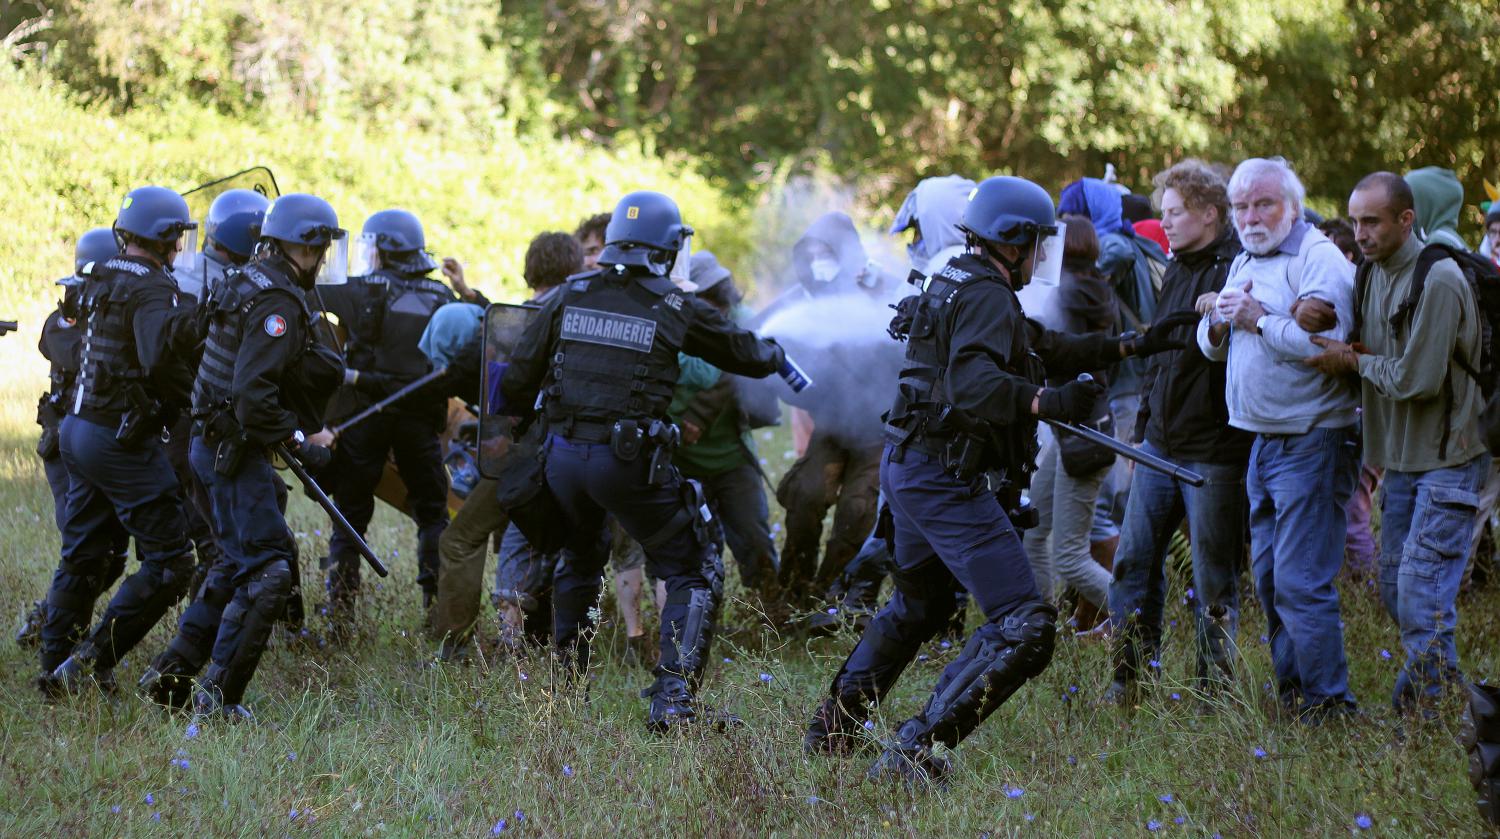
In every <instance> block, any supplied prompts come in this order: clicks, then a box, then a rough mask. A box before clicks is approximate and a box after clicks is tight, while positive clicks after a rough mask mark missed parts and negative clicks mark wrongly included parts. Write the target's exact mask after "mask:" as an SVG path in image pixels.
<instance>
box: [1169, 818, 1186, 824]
mask: <svg viewBox="0 0 1500 839" xmlns="http://www.w3.org/2000/svg"><path fill="white" fill-rule="evenodd" d="M1172 824H1187V816H1178V817H1177V818H1175V819H1172Z"/></svg>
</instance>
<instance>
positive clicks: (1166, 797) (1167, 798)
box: [1156, 792, 1176, 804]
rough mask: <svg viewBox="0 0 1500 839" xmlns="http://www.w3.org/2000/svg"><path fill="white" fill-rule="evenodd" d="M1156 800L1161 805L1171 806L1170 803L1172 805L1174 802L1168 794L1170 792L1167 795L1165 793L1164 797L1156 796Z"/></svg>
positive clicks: (1170, 794)
mask: <svg viewBox="0 0 1500 839" xmlns="http://www.w3.org/2000/svg"><path fill="white" fill-rule="evenodd" d="M1156 800H1157V801H1160V802H1161V803H1163V804H1171V803H1172V802H1173V801H1175V800H1176V799H1174V798H1173V797H1172V793H1170V792H1169V793H1167V794H1166V795H1158V796H1157V797H1156Z"/></svg>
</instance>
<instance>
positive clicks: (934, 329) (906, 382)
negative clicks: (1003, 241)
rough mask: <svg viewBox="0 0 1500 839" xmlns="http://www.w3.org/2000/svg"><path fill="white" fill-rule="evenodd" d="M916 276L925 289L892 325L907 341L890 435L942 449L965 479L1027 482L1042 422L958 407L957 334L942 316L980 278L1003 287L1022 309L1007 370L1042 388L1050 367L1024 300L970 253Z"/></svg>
mask: <svg viewBox="0 0 1500 839" xmlns="http://www.w3.org/2000/svg"><path fill="white" fill-rule="evenodd" d="M974 269H978V270H974ZM911 281H912V282H913V283H914V284H915V285H917V287H918V288H919V289H921V291H920V292H919V293H918V294H915V295H912V296H910V297H907V298H905V299H903V300H902V301H901V302H900V303H899V304H897V305H896V307H895V308H896V316H895V317H894V318H893V319H892V320H891V325H890V329H889V331H890V334H891V337H893V338H896V339H898V340H905V341H906V342H907V345H906V366H905V367H904V368H903V369H902V371H901V378H900V380H899V382H898V385H897V392H896V401H895V404H893V405H892V406H891V410H890V412H889V413H888V414H887V415H886V438H887V439H888V440H889V441H890V442H892V443H894V444H896V445H897V446H906V445H918V446H922V447H924V448H927V449H930V450H933V451H936V452H939V453H940V454H942V455H944V457H945V458H948V459H951V461H952V462H947V461H945V464H944V465H945V466H946V467H947V468H949V469H950V470H952V471H954V472H955V473H956V474H958V475H959V476H960V477H962V478H965V479H968V478H971V477H973V476H975V475H977V474H979V473H981V472H990V471H999V472H1004V473H1005V474H1006V476H1007V478H1008V480H1010V481H1012V482H1014V483H1016V484H1019V485H1020V486H1023V487H1024V486H1025V485H1026V484H1027V483H1028V482H1029V481H1028V479H1029V475H1030V473H1031V472H1032V471H1034V470H1035V468H1036V456H1037V442H1036V429H1037V423H1036V420H1035V419H1034V418H1032V419H1028V420H1026V421H1023V422H1021V423H1017V424H1013V425H1007V426H1000V425H996V424H993V423H990V422H988V421H986V420H983V419H981V418H979V417H974V416H969V415H967V414H965V413H963V412H961V411H959V410H958V409H957V408H956V407H954V405H953V403H952V400H951V399H950V398H949V391H948V357H949V350H950V341H951V338H952V336H951V335H950V334H949V327H948V321H947V319H946V318H945V317H944V312H945V309H947V307H949V306H952V305H953V301H954V300H955V299H956V298H957V297H958V296H959V295H960V294H962V293H963V292H964V291H965V289H968V288H972V287H973V286H974V285H975V284H977V283H981V282H993V283H996V284H998V285H1000V286H1001V287H1002V288H1004V289H1005V291H1006V293H1007V294H1009V295H1010V297H1011V299H1012V300H1013V301H1015V308H1016V313H1017V318H1016V323H1015V328H1014V329H1012V330H1011V338H1010V342H1011V343H1010V347H1009V348H1008V352H1007V353H1006V356H1007V358H1009V359H1010V363H1009V364H1008V365H1007V366H1006V367H1005V368H1004V370H1005V371H1006V372H1007V373H1011V374H1012V375H1015V376H1019V377H1021V378H1024V379H1026V380H1027V381H1029V382H1031V383H1032V384H1035V385H1038V386H1040V385H1041V384H1042V383H1043V379H1044V375H1045V371H1044V369H1043V367H1042V360H1041V358H1040V357H1038V356H1037V355H1036V353H1034V352H1032V350H1031V347H1030V346H1029V344H1028V343H1027V339H1026V329H1025V325H1024V321H1023V319H1022V318H1021V317H1020V312H1021V304H1020V301H1019V300H1016V298H1015V292H1013V291H1011V290H1010V287H1009V286H1006V285H1005V283H1004V281H1003V280H1002V279H1001V278H1000V277H999V276H997V275H995V274H994V273H993V271H992V270H989V269H988V268H987V266H981V263H979V262H978V260H977V259H976V258H974V257H969V256H964V257H959V258H957V259H955V260H953V261H952V262H950V263H948V264H947V265H945V266H943V267H942V268H940V269H938V271H936V272H934V273H933V274H932V275H931V276H927V277H922V276H921V275H920V274H916V275H914V276H913V277H912V279H911Z"/></svg>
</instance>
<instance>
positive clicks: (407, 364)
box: [349, 269, 458, 379]
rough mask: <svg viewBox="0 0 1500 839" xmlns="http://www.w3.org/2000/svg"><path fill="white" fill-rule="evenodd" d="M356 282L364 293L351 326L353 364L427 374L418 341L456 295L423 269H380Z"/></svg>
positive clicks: (396, 372) (404, 375)
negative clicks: (409, 271) (417, 272)
mask: <svg viewBox="0 0 1500 839" xmlns="http://www.w3.org/2000/svg"><path fill="white" fill-rule="evenodd" d="M358 282H361V283H362V284H363V289H362V291H363V292H364V293H363V294H362V295H361V297H360V299H359V303H358V306H359V309H358V312H359V313H358V316H357V317H356V318H355V322H354V324H353V325H352V327H351V328H350V340H349V366H351V367H353V368H355V369H357V370H366V371H371V372H379V373H385V374H388V375H392V376H397V377H400V378H403V379H415V378H417V377H419V376H422V375H425V374H426V373H427V372H428V370H429V369H430V365H429V363H428V361H427V356H425V355H423V354H422V351H421V350H419V349H418V348H417V342H418V341H419V340H421V338H422V333H423V332H424V331H425V330H426V329H427V322H428V321H430V320H432V314H433V313H434V312H436V311H437V310H438V309H439V308H440V307H442V306H445V305H447V304H449V303H453V302H455V301H457V300H458V297H457V296H456V295H454V293H453V291H452V289H450V288H448V287H447V286H446V285H443V284H442V283H440V282H438V281H437V280H433V279H429V278H428V277H427V276H426V275H423V274H406V273H401V272H399V271H392V270H389V269H381V270H379V271H376V272H374V273H373V274H370V275H369V276H367V277H363V278H360V279H359V280H358Z"/></svg>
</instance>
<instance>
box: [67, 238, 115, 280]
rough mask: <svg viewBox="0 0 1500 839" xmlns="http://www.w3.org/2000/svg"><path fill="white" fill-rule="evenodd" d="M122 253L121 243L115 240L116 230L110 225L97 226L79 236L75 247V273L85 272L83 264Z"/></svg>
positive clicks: (101, 260) (100, 260)
mask: <svg viewBox="0 0 1500 839" xmlns="http://www.w3.org/2000/svg"><path fill="white" fill-rule="evenodd" d="M119 253H120V243H119V242H117V241H115V232H114V231H113V230H110V229H109V228H108V227H96V228H94V229H93V230H90V231H89V232H87V233H85V234H83V235H82V236H79V237H78V244H77V245H76V246H74V248H73V273H74V274H75V275H77V274H81V273H83V266H85V265H87V264H89V263H90V262H103V261H104V260H106V259H109V258H110V257H112V256H118V255H119Z"/></svg>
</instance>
